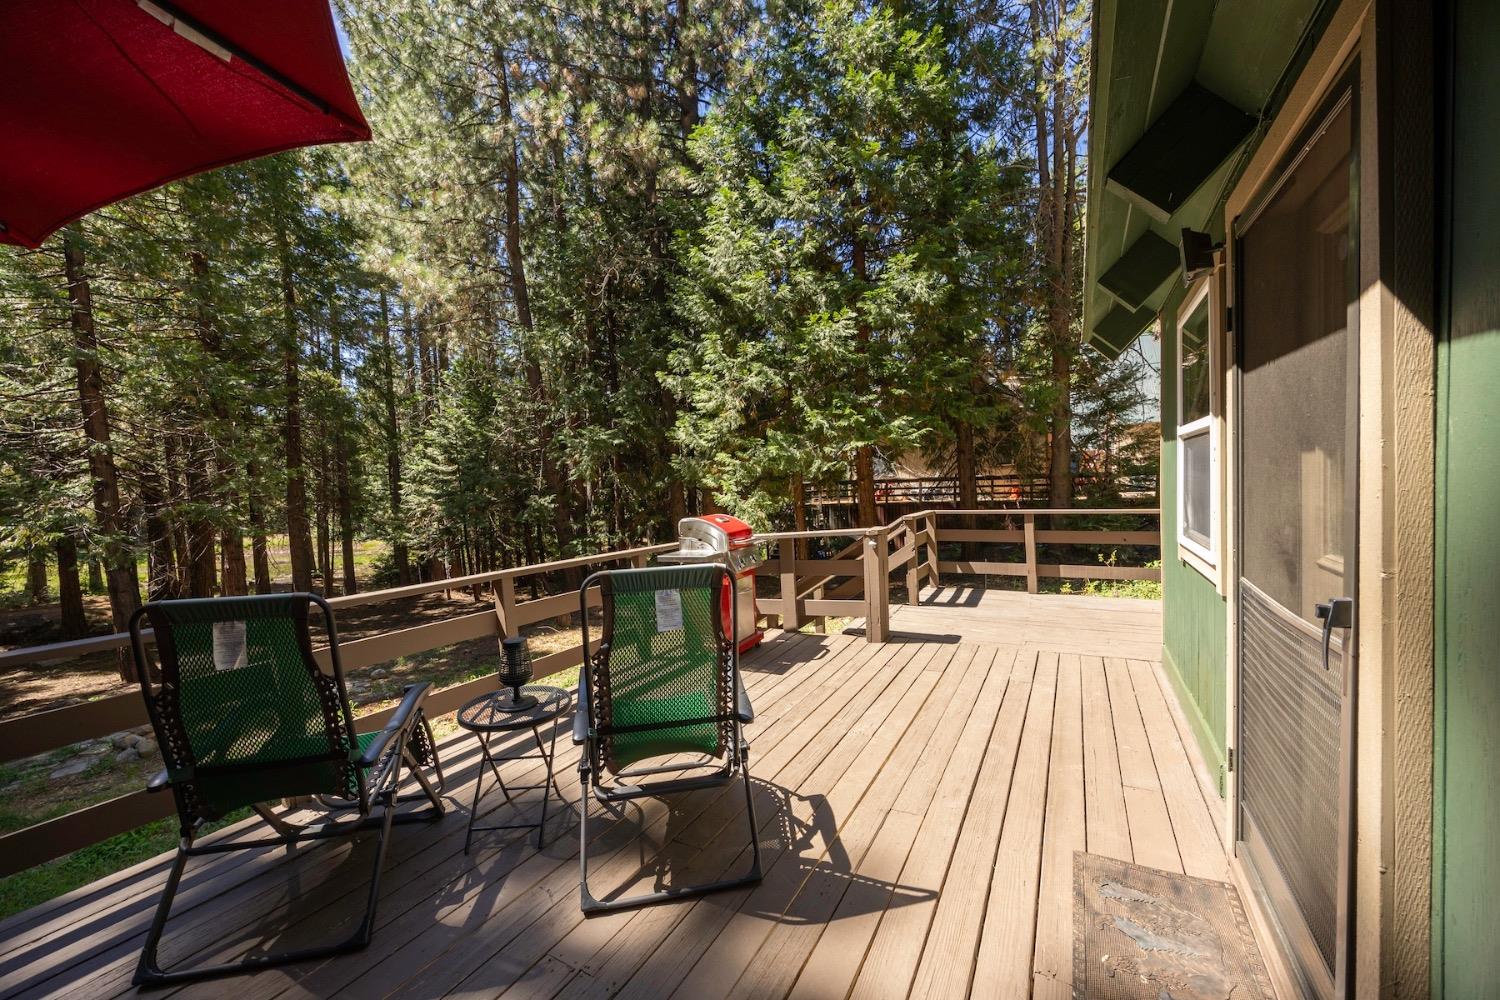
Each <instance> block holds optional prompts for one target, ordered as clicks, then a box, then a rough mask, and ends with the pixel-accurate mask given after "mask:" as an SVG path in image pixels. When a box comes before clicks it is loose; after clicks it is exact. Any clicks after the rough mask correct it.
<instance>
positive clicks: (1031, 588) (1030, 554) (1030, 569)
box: [1022, 511, 1040, 594]
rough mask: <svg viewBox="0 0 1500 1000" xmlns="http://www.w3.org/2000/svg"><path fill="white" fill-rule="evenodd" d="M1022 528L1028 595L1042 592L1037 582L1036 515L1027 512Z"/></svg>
mask: <svg viewBox="0 0 1500 1000" xmlns="http://www.w3.org/2000/svg"><path fill="white" fill-rule="evenodd" d="M1022 528H1023V529H1024V531H1025V536H1026V593H1028V594H1035V593H1037V592H1038V590H1040V588H1039V587H1038V586H1037V580H1036V515H1035V514H1033V513H1031V512H1030V511H1027V512H1026V513H1025V514H1024V515H1022Z"/></svg>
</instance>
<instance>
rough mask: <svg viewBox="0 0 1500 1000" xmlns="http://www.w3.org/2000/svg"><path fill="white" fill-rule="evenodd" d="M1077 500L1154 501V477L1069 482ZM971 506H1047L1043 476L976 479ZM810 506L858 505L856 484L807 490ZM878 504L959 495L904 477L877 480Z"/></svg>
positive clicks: (944, 484)
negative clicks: (1105, 494) (1106, 493)
mask: <svg viewBox="0 0 1500 1000" xmlns="http://www.w3.org/2000/svg"><path fill="white" fill-rule="evenodd" d="M1073 485H1074V489H1075V490H1076V493H1077V498H1078V499H1082V498H1084V497H1086V496H1088V495H1090V494H1093V493H1097V492H1099V491H1100V490H1101V489H1102V488H1103V487H1109V488H1110V489H1111V491H1112V492H1113V493H1115V494H1116V495H1118V496H1121V497H1127V498H1128V497H1155V496H1156V477H1155V476H1152V475H1145V476H1117V477H1113V478H1106V477H1102V476H1095V475H1092V474H1089V473H1081V474H1079V475H1077V476H1075V477H1074V479H1073ZM974 488H975V501H976V502H977V503H980V504H1023V503H1046V502H1047V499H1048V484H1047V480H1046V478H1045V477H1042V476H1018V475H1015V474H1014V473H1006V474H1000V475H993V476H977V477H975V480H974ZM806 499H807V503H808V505H809V506H814V507H822V506H829V505H835V506H846V505H850V504H855V503H858V502H859V484H858V481H856V480H853V479H843V480H840V481H839V482H836V483H832V484H829V485H825V486H809V487H808V488H807V493H806ZM875 502H876V503H877V504H912V503H917V504H924V505H931V504H955V505H956V504H959V503H961V502H962V494H961V491H960V490H959V485H958V477H957V476H906V477H903V478H900V479H877V480H875Z"/></svg>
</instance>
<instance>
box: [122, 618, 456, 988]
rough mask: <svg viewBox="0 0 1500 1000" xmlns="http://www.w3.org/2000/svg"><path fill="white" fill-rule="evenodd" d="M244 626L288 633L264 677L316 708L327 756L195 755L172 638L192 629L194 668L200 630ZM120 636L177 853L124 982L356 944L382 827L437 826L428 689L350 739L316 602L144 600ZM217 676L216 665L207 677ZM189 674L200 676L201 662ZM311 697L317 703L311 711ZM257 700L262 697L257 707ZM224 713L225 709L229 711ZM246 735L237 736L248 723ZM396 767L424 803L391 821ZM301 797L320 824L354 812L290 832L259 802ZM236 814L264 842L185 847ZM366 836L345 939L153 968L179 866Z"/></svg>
mask: <svg viewBox="0 0 1500 1000" xmlns="http://www.w3.org/2000/svg"><path fill="white" fill-rule="evenodd" d="M313 606H316V607H317V608H318V609H319V611H320V612H321V613H322V616H323V620H324V624H325V627H326V629H327V640H328V650H327V652H328V660H329V664H330V669H329V670H328V671H324V669H323V668H322V667H320V666H319V664H318V662H317V659H316V657H315V655H314V653H313V649H312V640H311V632H310V629H309V618H310V608H311V607H313ZM286 618H289V619H290V624H289V625H288V623H287V622H286V621H285V620H283V619H286ZM144 620H149V621H150V625H151V628H152V631H153V634H154V639H155V643H156V647H157V651H158V656H159V659H160V664H161V667H160V672H159V674H158V673H157V671H156V670H154V669H153V665H152V664H151V661H150V660H149V659H148V658H147V656H146V652H145V648H144V647H145V644H144V639H143V635H142V627H141V626H142V622H143V621H144ZM251 621H255V622H273V623H276V624H277V625H279V626H280V628H281V629H282V630H283V631H285V630H286V629H287V628H290V630H291V635H292V637H293V638H294V641H295V650H296V654H297V655H296V656H295V657H286V659H285V660H284V661H283V662H282V663H281V664H280V665H278V666H274V667H272V668H271V669H273V670H279V671H280V673H279V674H278V675H277V676H278V679H279V680H280V681H284V682H285V684H284V689H285V690H288V691H291V690H293V689H296V688H299V687H300V690H296V691H295V694H296V695H300V696H301V697H302V698H303V700H304V706H303V707H309V708H311V710H312V711H319V710H320V711H321V716H322V717H321V718H320V719H309V720H308V724H309V726H310V727H311V728H317V727H321V730H322V731H321V732H315V733H314V736H313V740H314V741H317V740H322V741H324V742H323V745H324V746H326V747H327V750H326V752H319V753H308V754H302V755H286V754H281V755H277V756H275V757H274V759H268V760H257V759H255V758H256V755H255V753H254V752H253V750H252V751H251V752H248V753H247V752H245V747H246V744H245V743H241V744H239V745H237V746H231V748H230V749H231V750H232V751H234V752H233V753H232V754H226V755H225V756H234V757H237V758H238V759H233V760H222V759H221V760H217V761H201V760H199V759H197V754H196V753H195V748H194V735H195V734H194V732H193V731H192V730H191V729H190V724H189V722H188V720H187V719H185V717H184V713H183V710H182V702H183V694H184V691H185V690H186V685H191V684H194V683H198V682H199V681H200V679H195V678H184V677H183V675H182V669H181V668H182V663H181V662H180V658H179V649H178V641H177V639H178V636H177V632H176V630H178V629H186V628H188V627H192V628H194V629H196V630H197V631H196V633H194V634H193V640H192V641H193V642H194V643H195V644H197V647H198V650H199V652H198V654H197V655H198V658H199V659H200V660H201V657H202V652H201V649H202V643H201V640H202V638H203V635H204V633H203V631H202V630H203V627H204V626H205V625H208V626H209V627H210V628H211V627H212V626H213V625H215V624H222V623H237V622H245V623H248V622H251ZM215 638H216V636H215ZM130 640H131V648H132V651H133V652H134V655H135V663H136V669H137V671H138V674H139V677H140V685H141V693H142V694H143V695H144V697H145V699H146V707H147V711H148V714H149V715H150V717H151V724H152V727H153V728H154V729H155V731H156V736H157V741H158V745H159V746H160V748H161V752H162V757H163V761H164V763H165V764H166V765H167V769H166V770H164V771H162V772H160V773H159V774H157V775H156V776H155V777H153V778H152V779H151V781H150V783H149V784H148V785H147V790H148V791H152V792H159V791H165V790H168V789H170V790H171V792H172V795H173V797H174V799H175V800H176V804H177V814H178V817H179V819H180V821H181V827H180V839H179V841H178V847H177V856H176V857H175V858H174V859H173V861H172V867H171V870H170V871H169V872H168V874H167V882H166V885H165V887H164V888H163V890H162V896H161V901H160V902H159V903H158V905H157V908H156V913H155V916H154V918H153V919H152V921H151V927H150V930H149V931H148V933H147V935H146V943H145V946H144V948H143V949H142V951H141V958H140V962H139V964H138V965H137V967H136V972H135V978H134V982H135V984H136V985H138V986H142V987H148V988H149V987H159V986H166V985H170V984H176V983H184V982H191V981H195V980H200V979H207V978H211V977H216V976H226V975H234V974H237V973H245V972H252V971H255V970H258V969H265V968H269V967H273V966H280V965H286V964H289V963H292V962H302V961H307V960H310V959H317V958H326V957H329V956H333V955H339V954H344V953H348V952H353V951H358V950H360V949H362V948H364V947H366V946H367V945H368V944H369V943H370V939H371V936H372V935H373V933H374V929H375V913H376V905H377V903H378V902H379V898H380V876H381V869H382V868H383V867H384V862H385V850H386V842H387V839H388V837H389V834H390V831H391V827H392V825H394V824H406V823H418V822H422V823H431V822H436V821H438V820H440V819H442V817H443V815H444V811H445V810H444V805H443V800H442V798H441V794H440V793H441V792H442V791H443V789H444V787H445V783H446V782H445V779H444V777H443V770H442V763H441V761H440V760H439V759H438V754H437V744H436V742H435V741H434V739H433V736H432V728H431V726H430V724H429V723H428V721H427V718H426V716H425V715H424V714H423V711H422V702H423V700H424V699H425V698H426V696H427V692H428V689H429V687H430V685H429V684H426V683H422V684H413V685H409V686H408V687H407V688H406V690H405V694H404V696H403V697H402V700H401V703H400V704H399V705H398V706H397V707H396V709H395V711H394V712H393V714H392V715H391V717H390V719H389V720H388V721H387V722H386V724H385V726H384V727H383V728H382V729H381V730H379V731H378V732H376V733H372V734H364V735H361V736H356V735H355V723H354V712H353V709H352V707H351V705H350V703H349V695H348V691H347V689H346V688H345V685H344V671H343V665H342V663H341V662H340V659H339V643H338V633H337V629H336V626H335V625H334V618H333V611H332V609H331V608H330V607H329V605H328V602H327V601H325V600H323V598H321V597H319V596H317V595H316V594H304V593H295V594H268V595H260V596H254V597H224V598H208V599H197V600H186V601H159V602H153V603H151V604H147V605H145V606H144V607H142V608H141V609H140V610H138V611H137V612H136V613H135V614H134V615H132V616H131V619H130ZM279 652H281V653H282V654H285V653H286V652H287V649H286V647H285V646H282V647H280V650H279ZM223 669H224V668H222V667H217V666H216V667H215V670H216V671H219V670H223ZM231 669H233V668H231ZM297 669H301V670H303V671H305V676H298V675H297V674H296V670H297ZM199 672H200V673H201V672H202V671H201V665H200V670H199ZM307 680H311V682H312V688H313V690H314V692H315V693H312V692H309V691H308V690H307V689H306V687H305V686H302V685H304V684H305V682H306V681H307ZM209 683H213V681H210V682H209ZM281 690H282V689H278V690H277V691H276V692H273V694H279V693H281ZM199 697H200V698H201V697H202V696H201V695H200V696H199ZM314 701H315V703H316V706H315V707H312V705H313V702H314ZM265 703H266V702H265V700H264V699H262V701H261V704H265ZM226 707H229V708H230V709H231V710H233V709H234V708H235V707H236V706H234V705H233V704H230V705H228V706H226ZM214 721H215V722H216V723H217V726H216V728H217V729H218V730H219V731H220V732H222V730H224V729H225V728H229V729H231V730H232V729H233V727H232V725H226V724H225V723H224V721H223V720H214ZM246 727H247V728H248V723H247V724H246ZM206 731H207V730H204V729H203V728H202V727H201V726H200V727H199V728H198V733H199V734H201V733H204V732H206ZM258 735H259V733H258V732H252V733H251V734H250V736H249V737H247V740H248V743H249V744H250V745H252V746H253V744H254V742H255V737H257V736H258ZM215 738H216V739H219V740H221V741H222V740H223V736H222V735H216V736H215ZM275 738H276V737H275V736H274V735H273V736H268V737H267V738H266V739H265V740H264V741H263V743H264V744H265V745H269V744H270V743H271V742H272V740H274V739H275ZM301 738H302V739H306V738H307V737H305V736H303V737H301ZM231 742H233V740H231ZM429 766H430V767H431V768H432V770H433V772H434V778H435V784H434V781H432V780H429V778H428V776H427V775H426V774H424V773H423V768H424V767H429ZM403 768H404V769H405V770H406V771H407V772H408V773H409V774H410V775H411V776H412V777H413V778H415V779H416V781H417V784H418V785H419V786H420V789H421V792H422V795H423V796H424V797H425V798H426V799H427V803H428V804H427V805H426V806H425V807H424V808H422V809H419V810H416V811H412V812H402V813H398V812H397V805H398V803H399V798H400V791H399V790H400V785H401V782H402V771H403ZM265 793H269V794H265ZM303 796H309V797H311V798H313V799H314V800H315V801H317V802H318V803H319V804H320V805H322V806H323V807H324V808H325V809H327V810H328V812H329V814H330V816H331V817H333V816H336V814H337V813H338V812H340V811H348V810H351V809H352V810H354V811H356V812H357V815H356V816H355V817H354V818H351V819H347V820H336V819H333V818H330V819H329V820H327V821H320V822H316V823H311V824H308V825H301V826H299V825H295V824H292V823H288V822H286V821H285V820H284V819H282V818H281V817H279V816H277V815H275V814H274V813H273V812H271V810H270V809H269V808H267V806H266V805H265V803H266V802H269V801H273V800H275V799H279V798H284V797H285V798H290V797H298V798H300V797H303ZM244 806H249V807H250V808H252V809H253V810H254V811H255V812H256V813H257V814H258V815H259V816H260V817H261V818H262V819H263V820H265V822H266V823H267V825H269V826H270V827H271V829H272V830H273V831H274V834H275V836H272V837H265V838H260V839H255V840H241V841H232V842H219V843H212V844H201V845H200V844H195V843H194V839H195V837H196V836H197V834H198V831H199V829H200V828H201V827H202V826H203V824H204V823H206V822H209V821H211V820H214V819H218V818H220V817H221V816H223V815H224V814H225V813H227V812H229V811H231V810H233V809H236V808H241V807H244ZM371 829H374V830H377V831H378V834H377V839H376V843H375V850H374V854H375V857H374V863H373V867H372V869H371V874H370V887H369V892H368V895H367V897H366V901H365V910H364V916H363V918H362V919H361V921H360V923H359V926H358V927H357V928H356V929H355V931H354V933H353V934H351V935H350V936H349V937H348V938H346V939H344V940H342V941H339V942H337V943H334V944H329V945H320V946H315V947H309V948H301V949H296V950H292V951H285V952H278V953H273V954H264V955H253V956H250V957H247V958H244V959H242V960H241V961H238V962H230V963H223V964H213V965H206V966H197V967H194V968H188V969H171V970H164V969H162V968H161V967H160V965H159V963H158V959H157V947H158V945H159V944H160V941H161V937H162V934H163V932H164V931H165V930H166V926H167V920H168V918H169V917H170V915H171V909H172V901H173V899H174V897H175V896H176V894H177V889H178V884H179V882H180V881H181V879H182V875H183V872H184V870H185V868H186V866H187V861H188V859H189V858H195V857H206V856H210V855H215V854H226V853H229V852H232V851H241V850H254V849H263V848H274V847H285V848H287V849H288V850H290V849H291V848H292V847H294V846H295V845H297V844H302V843H308V842H316V841H325V840H332V839H336V838H340V837H348V836H352V835H354V834H357V833H359V832H361V831H364V830H371Z"/></svg>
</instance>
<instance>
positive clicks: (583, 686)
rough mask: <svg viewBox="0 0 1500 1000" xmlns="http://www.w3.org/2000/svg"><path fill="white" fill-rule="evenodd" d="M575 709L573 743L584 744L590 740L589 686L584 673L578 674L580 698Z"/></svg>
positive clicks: (576, 701) (575, 703) (575, 704)
mask: <svg viewBox="0 0 1500 1000" xmlns="http://www.w3.org/2000/svg"><path fill="white" fill-rule="evenodd" d="M574 706H575V707H574V709H573V745H574V746H582V745H583V744H585V743H587V742H588V740H589V686H588V683H587V682H586V681H585V680H584V677H583V674H582V673H579V675H578V698H577V699H576V700H575V702H574Z"/></svg>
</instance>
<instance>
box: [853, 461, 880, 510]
mask: <svg viewBox="0 0 1500 1000" xmlns="http://www.w3.org/2000/svg"><path fill="white" fill-rule="evenodd" d="M854 486H855V490H856V494H857V498H858V500H859V525H858V527H861V528H873V527H875V526H876V525H878V524H879V523H880V510H879V508H878V507H877V506H876V504H875V449H874V448H873V447H872V446H870V445H864V446H863V447H861V448H856V449H855V451H854Z"/></svg>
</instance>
